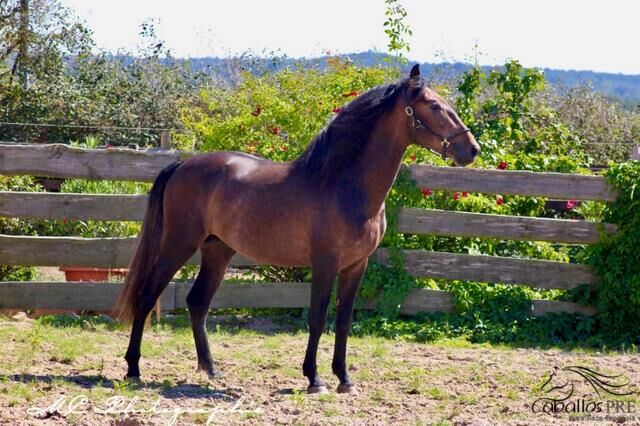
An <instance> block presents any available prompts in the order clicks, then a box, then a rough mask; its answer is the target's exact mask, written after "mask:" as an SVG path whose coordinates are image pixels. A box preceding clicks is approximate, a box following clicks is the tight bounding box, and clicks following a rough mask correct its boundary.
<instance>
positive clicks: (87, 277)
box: [60, 266, 127, 282]
mask: <svg viewBox="0 0 640 426" xmlns="http://www.w3.org/2000/svg"><path fill="white" fill-rule="evenodd" d="M60 270H61V271H63V272H64V275H65V277H66V279H67V281H92V282H96V281H108V280H109V277H110V276H113V277H124V276H125V275H126V274H127V270H126V269H111V268H85V267H80V266H67V267H61V268H60Z"/></svg>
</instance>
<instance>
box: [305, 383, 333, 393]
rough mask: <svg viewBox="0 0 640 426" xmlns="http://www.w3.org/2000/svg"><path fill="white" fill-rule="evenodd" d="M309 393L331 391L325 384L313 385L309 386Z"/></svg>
mask: <svg viewBox="0 0 640 426" xmlns="http://www.w3.org/2000/svg"><path fill="white" fill-rule="evenodd" d="M307 393H309V394H311V393H320V394H323V393H329V390H328V389H327V387H326V386H325V385H311V386H309V387H308V388H307Z"/></svg>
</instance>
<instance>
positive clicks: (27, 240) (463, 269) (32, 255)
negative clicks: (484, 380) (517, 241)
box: [0, 235, 597, 289]
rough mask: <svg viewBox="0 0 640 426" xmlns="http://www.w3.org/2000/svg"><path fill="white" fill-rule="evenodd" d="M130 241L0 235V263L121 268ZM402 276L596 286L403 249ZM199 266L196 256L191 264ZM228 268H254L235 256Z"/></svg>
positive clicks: (567, 274) (522, 262) (544, 264)
mask: <svg viewBox="0 0 640 426" xmlns="http://www.w3.org/2000/svg"><path fill="white" fill-rule="evenodd" d="M135 241H136V240H135V238H77V237H23V236H7V235H0V264H5V265H14V266H90V267H100V268H125V267H127V265H128V264H129V260H130V259H131V256H132V255H133V249H134V247H135ZM403 255H404V265H405V268H406V270H407V272H408V273H409V274H410V275H412V276H416V277H430V278H444V279H451V280H473V281H483V282H498V283H505V284H523V285H528V286H531V287H535V288H561V289H570V288H574V287H576V286H578V285H581V284H595V283H596V282H597V277H596V276H595V275H594V274H593V273H592V272H591V269H590V268H589V267H588V266H586V265H578V264H573V263H562V262H552V261H547V260H531V259H514V258H509V257H498V256H472V255H467V254H457V253H441V252H432V251H426V250H404V251H403ZM373 260H375V261H377V262H380V263H382V264H388V263H389V251H388V250H387V249H378V251H377V252H376V255H375V256H374V258H373ZM189 263H190V264H198V263H199V253H196V254H195V255H194V256H193V257H192V258H191V259H190V260H189ZM231 265H232V266H238V267H239V266H252V265H255V262H253V261H252V260H250V259H247V258H245V257H242V256H240V255H235V256H234V257H233V259H232V261H231Z"/></svg>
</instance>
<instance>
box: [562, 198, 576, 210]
mask: <svg viewBox="0 0 640 426" xmlns="http://www.w3.org/2000/svg"><path fill="white" fill-rule="evenodd" d="M577 205H578V201H577V200H569V201H567V204H566V205H565V206H564V207H565V208H566V209H567V210H573V209H574V208H575V207H576V206H577Z"/></svg>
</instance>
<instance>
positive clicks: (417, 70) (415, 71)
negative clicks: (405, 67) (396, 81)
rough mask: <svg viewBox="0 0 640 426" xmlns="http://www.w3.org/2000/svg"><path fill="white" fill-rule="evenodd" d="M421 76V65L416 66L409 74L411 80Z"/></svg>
mask: <svg viewBox="0 0 640 426" xmlns="http://www.w3.org/2000/svg"><path fill="white" fill-rule="evenodd" d="M419 75H420V64H415V65H414V66H413V68H411V72H410V73H409V78H414V77H418V76H419Z"/></svg>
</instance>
